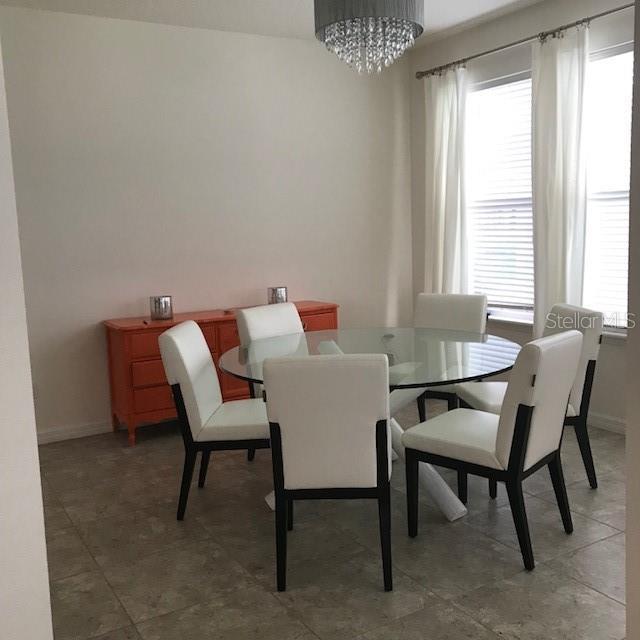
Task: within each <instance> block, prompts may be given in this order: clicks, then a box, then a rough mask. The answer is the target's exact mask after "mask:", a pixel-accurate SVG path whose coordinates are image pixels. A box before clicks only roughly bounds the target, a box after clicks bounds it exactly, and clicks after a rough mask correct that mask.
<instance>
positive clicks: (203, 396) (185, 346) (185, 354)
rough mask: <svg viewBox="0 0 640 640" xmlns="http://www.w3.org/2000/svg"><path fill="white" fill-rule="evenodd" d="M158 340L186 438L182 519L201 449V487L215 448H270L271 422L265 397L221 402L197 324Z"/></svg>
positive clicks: (176, 329)
mask: <svg viewBox="0 0 640 640" xmlns="http://www.w3.org/2000/svg"><path fill="white" fill-rule="evenodd" d="M158 342H159V343H160V354H161V356H162V363H163V365H164V370H165V374H166V376H167V380H168V381H169V384H170V385H171V390H172V392H173V399H174V402H175V405H176V410H177V413H178V422H179V423H180V430H181V433H182V440H183V442H184V469H183V472H182V483H181V486H180V498H179V500H178V515H177V517H178V520H182V519H184V513H185V509H186V507H187V499H188V497H189V487H190V486H191V479H192V477H193V469H194V467H195V463H196V457H197V455H198V453H202V460H201V463H200V475H199V478H198V486H199V487H204V483H205V480H206V476H207V468H208V466H209V458H210V456H211V452H212V451H228V450H244V449H247V450H253V451H255V450H256V449H266V448H268V447H269V424H268V421H267V411H266V407H265V404H264V402H263V400H262V399H259V400H255V399H247V400H233V401H231V402H223V401H222V393H221V391H220V382H219V380H218V374H217V372H216V368H215V366H214V364H213V359H212V358H211V353H210V351H209V347H208V345H207V342H206V340H205V338H204V336H203V334H202V330H201V329H200V327H199V326H198V325H197V324H196V323H195V322H193V321H189V322H183V323H181V324H178V325H176V326H175V327H172V328H171V329H169V330H168V331H165V332H164V333H163V334H162V335H161V336H160V337H159V338H158Z"/></svg>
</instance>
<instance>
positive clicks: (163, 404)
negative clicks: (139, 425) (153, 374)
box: [133, 384, 173, 413]
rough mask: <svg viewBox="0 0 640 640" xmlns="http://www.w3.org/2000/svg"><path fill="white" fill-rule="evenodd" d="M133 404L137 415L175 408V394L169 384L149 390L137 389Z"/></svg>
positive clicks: (134, 393)
mask: <svg viewBox="0 0 640 640" xmlns="http://www.w3.org/2000/svg"><path fill="white" fill-rule="evenodd" d="M133 403H134V406H135V410H136V412H137V413H143V412H145V411H156V410H158V409H172V408H173V394H172V393H171V387H170V386H169V385H168V384H163V385H162V386H160V387H149V388H148V389H136V390H134V392H133Z"/></svg>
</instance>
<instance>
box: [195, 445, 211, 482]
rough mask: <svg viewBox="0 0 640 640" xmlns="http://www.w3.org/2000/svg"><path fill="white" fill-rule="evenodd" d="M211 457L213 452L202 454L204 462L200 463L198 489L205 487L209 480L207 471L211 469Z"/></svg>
mask: <svg viewBox="0 0 640 640" xmlns="http://www.w3.org/2000/svg"><path fill="white" fill-rule="evenodd" d="M210 457H211V451H203V452H202V460H201V461H200V475H199V476H198V487H200V489H202V487H204V483H205V480H206V479H207V469H208V468H209V458H210Z"/></svg>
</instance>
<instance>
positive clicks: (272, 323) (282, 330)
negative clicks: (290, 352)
mask: <svg viewBox="0 0 640 640" xmlns="http://www.w3.org/2000/svg"><path fill="white" fill-rule="evenodd" d="M236 324H237V326H238V336H239V337H240V346H241V347H244V348H249V346H250V344H251V343H252V342H254V341H256V340H266V339H268V338H278V337H280V336H288V335H292V334H302V333H303V332H304V328H303V325H302V320H301V319H300V314H299V313H298V309H297V307H296V305H295V304H293V303H292V302H281V303H278V304H266V305H261V306H259V307H248V308H246V309H237V310H236ZM249 393H250V395H251V397H252V398H259V397H260V396H261V394H262V387H261V386H260V385H258V384H254V383H249ZM255 453H256V452H255V450H252V449H249V451H248V452H247V458H248V460H249V461H251V460H253V459H254V457H255Z"/></svg>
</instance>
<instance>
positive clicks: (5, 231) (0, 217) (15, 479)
mask: <svg viewBox="0 0 640 640" xmlns="http://www.w3.org/2000/svg"><path fill="white" fill-rule="evenodd" d="M8 124H9V123H8V120H7V108H6V101H5V87H4V74H3V69H2V56H1V55H0V291H2V304H0V363H2V366H1V367H0V433H1V434H2V447H0V470H1V471H0V474H1V476H2V479H1V480H0V637H1V638H3V640H24V639H25V638H33V639H34V640H36V639H37V640H47V639H48V638H51V637H52V630H51V609H50V605H49V582H48V576H47V557H46V552H45V543H44V518H43V514H42V494H41V492H40V468H39V466H38V449H37V446H36V429H35V419H34V414H33V399H32V396H31V372H30V370H29V345H28V342H27V324H26V322H27V321H26V317H25V305H24V291H23V287H22V269H21V265H20V246H19V243H18V221H17V217H16V203H15V197H14V188H13V175H12V170H11V144H10V140H9V128H8Z"/></svg>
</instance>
